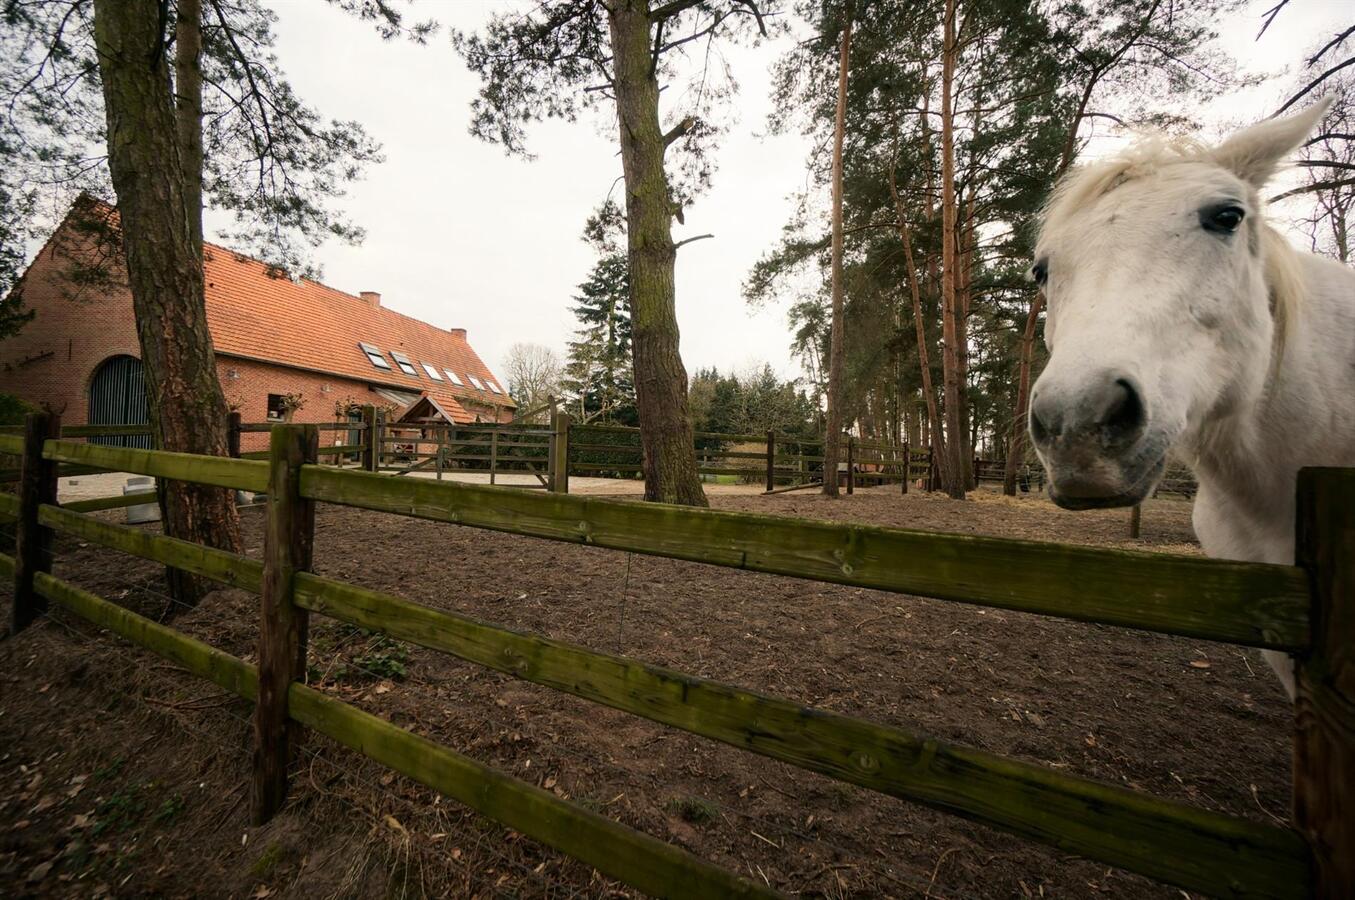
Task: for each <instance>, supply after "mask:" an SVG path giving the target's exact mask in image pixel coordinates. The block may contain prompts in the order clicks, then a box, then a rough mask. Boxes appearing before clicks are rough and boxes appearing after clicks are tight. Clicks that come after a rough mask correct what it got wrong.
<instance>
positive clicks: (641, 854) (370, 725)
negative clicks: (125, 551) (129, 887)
mask: <svg viewBox="0 0 1355 900" xmlns="http://www.w3.org/2000/svg"><path fill="white" fill-rule="evenodd" d="M35 584H36V587H37V589H38V591H39V592H40V593H41V594H42V595H43V596H44V597H46V598H47V599H49V600H51V601H52V602H54V603H57V604H59V605H61V606H63V607H65V608H66V609H68V610H70V611H71V612H73V613H75V614H76V615H78V616H80V617H81V618H84V619H87V620H89V621H91V622H93V623H95V624H97V625H100V626H102V627H104V628H107V629H108V630H109V631H112V632H114V633H115V634H118V635H120V636H122V637H124V638H126V639H127V640H129V641H131V642H132V643H134V644H138V645H139V646H141V647H144V648H145V649H147V650H150V651H151V652H153V653H155V654H157V655H159V656H161V657H163V658H165V659H168V660H170V661H171V662H174V663H176V664H177V665H179V666H182V667H183V668H184V669H187V670H188V671H189V672H191V673H192V674H194V675H197V676H199V677H201V678H205V679H207V680H208V681H211V682H213V683H214V684H216V685H218V686H219V687H222V688H224V689H225V690H227V691H230V692H231V693H233V694H235V695H237V696H239V697H242V698H244V699H246V700H256V699H257V697H258V691H259V688H258V673H257V671H256V670H255V668H254V667H253V666H250V665H248V664H246V663H245V662H243V661H242V660H240V659H238V658H236V657H234V656H232V655H230V654H229V653H226V652H224V651H221V650H217V649H216V648H214V647H211V646H208V645H207V644H204V643H202V642H201V641H197V640H194V639H193V638H190V637H188V636H187V635H184V634H182V633H181V632H178V631H176V630H174V629H172V628H169V627H167V626H165V625H160V624H158V623H156V622H152V621H151V620H150V619H147V618H145V617H143V616H139V615H137V614H136V613H133V612H131V611H130V610H127V609H124V608H123V607H121V606H118V605H116V604H114V603H110V602H108V601H107V600H104V599H103V598H101V597H98V596H96V595H94V594H91V593H89V592H88V591H84V590H81V589H80V588H77V587H75V586H73V585H70V584H67V583H66V582H64V581H61V580H59V579H57V578H54V577H52V576H51V575H47V574H45V573H39V574H38V575H37V577H36V579H35ZM288 706H289V714H290V716H291V717H292V718H293V719H295V720H296V721H297V722H300V723H301V724H303V725H305V726H307V727H309V728H313V729H314V730H316V731H318V732H319V733H321V734H323V735H325V736H327V737H329V738H332V739H333V740H335V741H337V742H338V743H340V744H343V745H344V746H346V747H349V748H350V749H353V750H356V751H358V752H359V753H361V754H363V755H364V756H368V757H370V758H372V759H374V760H376V761H377V762H379V763H382V764H383V765H386V766H388V767H389V768H392V769H394V770H395V771H397V772H399V773H400V774H402V775H406V776H408V777H410V778H412V779H414V780H415V781H417V782H419V783H420V784H423V785H425V786H427V787H430V788H432V789H434V790H436V791H439V792H441V793H443V794H445V795H447V796H449V797H451V798H453V799H454V800H457V801H458V802H460V803H463V804H465V805H466V806H468V807H470V808H471V809H473V810H475V811H477V812H480V813H483V814H484V815H486V816H488V817H489V818H491V819H494V820H495V821H498V822H501V823H503V824H504V825H507V826H508V827H510V828H513V829H516V830H517V831H520V832H521V833H523V834H525V835H527V836H528V837H531V838H534V839H536V840H539V841H541V842H542V843H544V844H546V845H548V846H551V847H554V848H556V849H557V850H560V851H562V852H564V853H567V854H568V855H570V856H572V857H574V858H575V859H579V860H581V861H583V862H585V863H587V864H588V865H590V866H592V867H593V868H595V869H597V870H598V871H599V872H602V873H603V874H604V875H608V876H611V877H613V878H616V879H619V880H621V881H624V882H625V883H627V884H629V885H631V886H633V887H636V888H639V889H640V890H643V891H645V892H647V893H649V894H653V895H655V896H674V897H738V898H741V897H750V898H752V897H758V898H775V897H780V896H782V895H781V894H779V893H778V892H776V891H773V890H771V889H770V888H767V887H763V886H762V885H758V884H754V883H753V882H751V881H748V880H746V879H743V878H740V877H739V876H737V875H735V874H733V873H732V872H729V871H726V870H724V869H721V868H719V867H718V866H715V865H713V864H711V863H708V862H706V861H705V860H702V859H700V858H699V857H696V856H694V855H693V854H691V853H689V852H687V851H686V850H683V849H682V848H680V847H676V846H674V845H672V844H669V843H666V842H664V841H661V840H659V839H657V838H655V837H652V836H650V835H647V834H644V833H643V832H639V831H635V830H633V829H630V828H627V827H626V826H624V825H621V824H620V823H618V822H615V821H613V820H612V819H609V818H607V817H605V816H601V815H599V814H597V813H595V812H592V811H590V810H587V809H585V808H583V807H581V806H579V805H578V804H576V803H572V802H570V801H568V800H563V799H561V798H559V797H557V796H555V795H554V794H552V793H550V792H549V791H546V790H543V789H541V788H538V787H536V786H535V785H531V784H528V783H526V782H524V781H520V780H518V779H516V778H513V777H511V776H509V775H505V774H504V773H502V772H499V771H498V770H496V769H493V768H491V767H489V766H486V765H484V764H483V763H480V762H478V761H476V760H474V759H471V758H470V757H468V756H465V755H464V754H461V753H457V752H455V751H453V750H450V749H448V748H447V747H444V746H442V745H440V744H437V743H434V742H433V741H430V740H428V739H427V738H423V737H420V736H418V735H416V734H414V733H413V732H410V731H408V730H406V729H403V728H400V727H398V726H396V725H392V724H391V723H390V722H387V721H386V720H384V719H381V718H379V717H378V716H374V715H371V714H370V713H366V712H363V711H362V710H359V709H357V708H356V707H353V706H350V705H349V704H347V703H343V702H342V701H339V700H336V699H334V698H333V697H329V696H327V695H326V694H323V693H321V692H320V691H317V690H314V689H313V688H309V687H306V686H305V685H303V684H296V683H294V684H292V686H291V688H290V690H289V697H288Z"/></svg>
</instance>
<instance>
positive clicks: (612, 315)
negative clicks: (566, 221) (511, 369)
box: [565, 250, 639, 425]
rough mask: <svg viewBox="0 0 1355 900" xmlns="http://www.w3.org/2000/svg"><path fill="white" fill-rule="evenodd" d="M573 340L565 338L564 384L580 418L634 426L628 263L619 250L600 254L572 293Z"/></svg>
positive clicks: (635, 419) (635, 420) (634, 409)
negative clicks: (576, 322) (575, 323)
mask: <svg viewBox="0 0 1355 900" xmlns="http://www.w3.org/2000/svg"><path fill="white" fill-rule="evenodd" d="M574 316H575V318H577V319H578V320H579V329H578V331H576V332H575V334H576V336H577V338H578V339H577V340H574V341H570V342H569V345H568V346H569V361H568V363H567V364H566V366H565V374H566V376H567V381H566V384H565V386H566V388H568V389H569V390H570V391H571V392H572V393H573V394H574V395H575V397H577V398H578V403H579V413H580V415H581V417H582V418H583V419H584V420H594V419H600V420H602V421H607V422H616V423H620V424H622V425H635V424H637V423H638V422H639V415H638V413H637V411H636V408H635V380H634V377H633V376H632V374H631V321H630V267H629V264H628V262H627V259H626V254H625V253H624V252H620V251H615V250H613V251H612V252H608V253H605V254H604V255H603V256H602V258H601V259H599V260H598V261H597V264H596V265H594V266H593V271H592V272H590V273H589V275H588V280H587V281H585V282H584V283H583V284H581V285H579V293H578V294H576V295H575V297H574Z"/></svg>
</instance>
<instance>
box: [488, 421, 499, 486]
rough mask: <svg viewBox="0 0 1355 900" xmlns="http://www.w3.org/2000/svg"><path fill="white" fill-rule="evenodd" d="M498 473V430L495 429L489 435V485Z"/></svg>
mask: <svg viewBox="0 0 1355 900" xmlns="http://www.w3.org/2000/svg"><path fill="white" fill-rule="evenodd" d="M498 471H499V429H498V428H495V429H494V430H493V431H491V432H490V433H489V483H490V484H493V483H494V476H495V475H497V474H498Z"/></svg>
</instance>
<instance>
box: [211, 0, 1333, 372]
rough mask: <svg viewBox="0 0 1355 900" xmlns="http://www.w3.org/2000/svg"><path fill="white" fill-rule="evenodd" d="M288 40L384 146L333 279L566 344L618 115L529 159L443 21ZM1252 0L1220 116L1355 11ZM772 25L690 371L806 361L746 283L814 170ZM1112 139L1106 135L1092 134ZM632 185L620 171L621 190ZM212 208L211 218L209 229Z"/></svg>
mask: <svg viewBox="0 0 1355 900" xmlns="http://www.w3.org/2000/svg"><path fill="white" fill-rule="evenodd" d="M270 5H271V6H272V7H273V8H274V9H276V10H277V12H278V15H279V22H278V26H277V32H278V57H279V59H280V60H281V62H282V65H283V68H284V69H285V71H286V73H287V75H288V77H289V78H290V79H291V81H292V84H293V86H294V87H295V88H296V89H297V91H298V93H299V94H300V96H302V97H303V98H305V100H306V101H307V102H308V103H310V104H312V105H314V106H316V107H317V108H319V109H320V110H321V111H322V113H323V114H324V115H326V116H327V117H330V118H335V119H344V120H348V119H352V120H356V121H358V122H361V123H362V124H363V125H364V126H365V127H366V128H367V130H368V131H369V132H370V133H371V134H372V135H373V136H374V137H375V138H377V139H378V140H379V141H380V142H381V143H382V144H383V146H384V149H385V156H386V161H385V163H384V164H382V165H379V166H375V167H373V168H372V169H371V170H369V171H368V173H367V175H366V178H365V179H364V180H363V181H362V182H360V183H358V184H356V185H353V186H352V189H351V191H350V193H349V196H348V197H347V198H346V199H345V200H344V201H343V207H344V208H345V209H346V210H347V212H348V213H349V214H350V215H351V217H352V219H353V220H354V221H355V222H357V223H358V224H359V225H361V226H363V227H364V228H366V230H367V239H366V241H365V242H364V243H363V244H362V245H361V246H359V247H350V246H347V245H343V244H339V243H337V242H331V243H329V244H327V245H325V246H324V247H322V248H321V249H320V250H319V251H317V253H316V262H318V263H319V264H320V265H321V266H322V267H323V270H324V276H323V280H324V281H325V283H327V284H330V285H332V286H334V287H336V288H338V289H340V290H344V291H347V292H349V293H354V294H356V293H358V292H359V291H379V292H380V293H381V295H382V302H383V304H385V305H386V306H389V307H391V308H392V309H397V310H399V311H401V312H404V313H408V314H409V315H412V316H416V317H418V318H421V319H425V320H427V321H429V322H432V323H433V324H435V325H440V326H443V327H448V328H453V327H455V328H466V329H467V330H468V332H469V338H470V341H471V344H472V345H473V346H474V347H475V348H476V350H477V351H478V352H479V353H480V355H481V356H482V357H484V359H485V361H486V362H487V363H489V365H490V366H491V367H492V368H494V369H496V370H501V369H502V365H501V363H502V360H503V357H504V354H505V353H506V351H507V350H508V348H509V347H510V346H511V345H512V344H513V343H515V342H518V341H530V342H535V343H541V344H545V345H547V346H550V347H553V348H556V349H557V350H561V351H563V349H564V344H565V341H566V340H568V339H570V337H571V336H572V333H573V330H574V328H575V324H576V323H575V321H574V318H573V316H572V314H571V313H570V311H569V306H570V298H571V297H572V296H573V293H574V289H575V286H576V285H577V284H579V283H580V282H581V281H583V280H584V278H585V277H586V276H587V274H588V271H589V269H590V268H591V266H592V264H593V262H594V260H595V256H594V253H593V251H592V250H591V248H589V247H588V246H587V245H586V244H584V243H583V242H582V241H581V240H580V239H579V234H580V232H581V229H582V226H583V223H584V220H585V218H586V217H587V216H588V214H589V213H590V212H591V211H592V210H593V209H595V208H596V207H597V205H598V204H599V202H600V201H601V200H602V199H603V198H604V197H605V196H607V193H608V191H609V190H610V189H611V188H612V186H613V183H614V182H615V181H616V179H617V177H618V176H619V175H620V174H621V165H620V159H619V157H618V156H617V155H616V154H617V150H616V143H615V134H614V126H613V124H612V121H611V120H610V119H608V118H606V117H603V116H598V117H596V118H595V119H593V120H589V121H584V122H581V123H579V124H576V125H570V124H566V123H560V122H551V123H545V124H541V125H537V126H533V127H532V128H531V132H530V140H529V149H530V150H532V151H533V152H535V153H536V154H537V158H536V159H534V160H524V159H520V158H514V157H509V156H507V155H506V154H505V153H504V152H503V150H502V148H500V147H498V146H494V145H489V144H485V143H482V142H480V141H478V140H476V139H475V138H473V137H471V136H470V135H469V134H468V133H467V130H466V126H467V122H468V119H469V113H468V109H469V104H470V101H471V99H472V98H473V97H474V95H475V92H476V90H477V89H478V87H479V81H478V79H477V78H476V77H475V76H473V75H472V74H471V73H470V72H468V71H467V70H466V68H465V66H464V65H463V64H462V62H461V59H460V57H458V56H457V54H456V53H455V52H454V51H453V50H452V48H451V45H450V41H449V40H448V37H447V33H446V29H445V28H444V30H443V31H442V32H441V33H439V34H438V35H437V36H435V37H434V38H433V39H432V40H431V41H430V42H429V44H428V45H427V46H424V47H418V46H413V45H410V44H408V43H403V42H398V41H395V42H383V41H381V40H380V38H379V37H378V36H377V35H376V34H375V32H374V31H373V30H372V28H371V27H370V26H369V25H365V24H363V23H361V22H359V21H357V20H355V19H353V18H351V17H349V16H346V15H344V14H342V13H341V12H339V11H338V10H336V9H334V8H333V7H331V6H328V5H327V4H323V3H317V2H314V0H274V2H272V3H270ZM1271 5H1273V0H1259V2H1255V3H1252V4H1251V5H1250V6H1249V7H1248V8H1247V9H1246V11H1245V12H1244V13H1243V14H1241V15H1238V16H1236V17H1233V18H1232V19H1230V21H1228V22H1224V23H1220V26H1219V27H1220V30H1221V31H1222V32H1223V37H1222V41H1223V48H1224V49H1225V50H1227V51H1229V52H1230V53H1232V54H1233V55H1235V56H1236V57H1237V58H1238V59H1239V60H1240V61H1241V63H1242V64H1243V65H1244V66H1245V67H1246V68H1247V69H1249V70H1252V71H1259V72H1266V73H1270V74H1275V75H1277V76H1279V77H1278V78H1277V80H1275V81H1273V82H1270V83H1267V84H1264V85H1262V86H1260V87H1258V88H1255V89H1251V90H1249V91H1247V92H1246V93H1245V94H1242V95H1239V96H1235V97H1230V98H1226V99H1225V100H1224V101H1222V102H1220V103H1218V104H1217V105H1216V107H1215V108H1213V109H1211V110H1208V111H1206V113H1205V115H1204V118H1205V119H1206V121H1209V122H1210V123H1213V127H1214V128H1215V129H1218V128H1221V127H1222V123H1224V122H1227V121H1234V122H1239V121H1249V120H1251V119H1253V118H1259V117H1261V116H1262V115H1264V114H1268V113H1269V112H1270V111H1272V110H1273V109H1275V107H1276V106H1277V105H1278V103H1279V101H1280V100H1281V99H1282V98H1283V97H1284V96H1285V88H1286V87H1288V85H1289V84H1290V82H1291V80H1292V78H1293V76H1292V73H1291V74H1289V75H1285V74H1284V73H1285V71H1286V67H1287V66H1293V65H1295V64H1296V61H1297V58H1298V57H1299V55H1300V53H1301V51H1302V50H1303V49H1304V48H1307V47H1308V46H1309V45H1311V44H1312V43H1314V41H1316V40H1317V39H1318V37H1319V36H1320V35H1323V34H1324V33H1330V32H1332V31H1333V30H1335V25H1336V24H1337V23H1342V22H1348V20H1349V19H1350V9H1351V3H1350V0H1298V2H1296V3H1293V4H1292V5H1291V6H1290V7H1287V8H1286V9H1285V10H1284V12H1283V13H1281V15H1280V17H1279V18H1278V19H1277V20H1276V22H1275V24H1274V25H1273V26H1272V27H1271V30H1270V31H1269V32H1268V33H1267V34H1266V36H1265V38H1263V39H1262V41H1261V42H1260V43H1256V42H1255V41H1254V40H1253V38H1254V37H1255V34H1256V31H1257V28H1258V27H1259V22H1260V16H1261V13H1262V12H1263V11H1264V10H1265V9H1266V8H1268V7H1269V6H1271ZM505 8H521V7H520V4H518V5H513V4H506V3H503V2H489V0H444V2H427V0H425V2H422V3H419V4H418V5H417V6H416V8H415V18H428V17H432V18H437V19H439V20H441V21H442V22H444V23H446V24H449V25H455V26H458V27H461V28H463V29H470V28H475V27H476V26H477V25H479V24H480V23H482V22H484V21H485V20H486V19H487V18H488V16H489V15H490V14H491V13H492V12H493V11H494V10H496V9H505ZM784 49H785V47H784V45H778V44H776V43H771V44H765V45H763V46H762V47H758V48H750V47H740V48H735V49H733V50H731V51H730V52H729V53H728V59H729V61H730V63H731V66H732V68H733V73H734V76H735V78H737V79H738V81H739V83H740V87H741V93H740V98H739V101H738V104H737V106H738V109H739V120H738V121H736V122H734V123H733V124H732V126H731V128H730V131H729V133H728V134H727V135H726V136H725V137H724V138H723V139H722V141H721V143H720V147H719V151H718V153H717V155H716V159H717V161H718V169H717V171H716V173H715V181H714V187H713V189H712V190H710V191H709V192H708V193H706V194H705V195H703V196H701V197H699V198H698V199H697V200H696V202H695V203H694V204H693V205H692V206H691V207H690V208H688V209H687V210H686V220H687V221H686V224H685V225H676V224H675V226H674V236H675V238H677V239H681V238H682V237H684V236H690V235H696V234H703V233H706V232H712V233H714V234H715V239H714V240H704V241H699V242H697V243H694V244H692V245H690V246H688V247H684V248H683V249H681V250H680V251H679V254H678V269H677V282H678V289H677V307H678V321H679V324H680V327H681V329H682V355H683V359H684V361H685V362H686V364H687V368H688V370H689V371H694V370H695V369H697V368H701V367H706V366H717V367H719V368H720V369H722V370H729V369H735V370H737V369H742V368H744V367H746V366H748V365H750V364H753V363H757V362H761V361H764V360H765V361H767V362H770V363H771V364H772V366H773V367H774V368H775V369H776V370H777V371H778V372H779V373H780V374H782V375H783V376H787V377H791V376H797V375H799V374H800V372H799V368H798V366H797V365H796V364H795V363H794V361H793V360H792V359H791V356H790V352H789V343H790V334H789V330H788V327H787V325H786V315H785V309H784V308H776V307H773V308H768V309H764V310H760V311H758V312H756V313H753V312H750V311H749V309H748V307H747V304H746V303H745V302H744V300H743V298H742V296H741V291H740V285H741V283H742V281H743V279H744V277H745V275H746V274H747V272H748V269H749V267H750V266H751V265H752V264H753V263H754V262H755V261H756V260H757V259H758V257H759V256H760V255H761V254H762V253H763V252H764V251H765V250H767V249H768V248H769V247H771V246H772V245H773V244H774V243H775V241H776V240H777V237H778V235H779V233H780V229H781V227H782V225H784V224H785V222H786V221H787V219H788V217H789V215H790V213H791V207H792V198H793V195H794V194H795V192H796V191H797V190H800V189H802V188H803V186H804V184H805V180H806V166H805V159H806V154H807V151H808V145H807V144H806V142H804V141H803V140H802V139H800V138H799V137H796V136H788V137H768V136H766V118H767V113H768V111H769V108H770V101H769V96H768V95H769V76H768V70H769V68H770V66H771V65H772V63H773V62H774V60H775V59H776V58H777V56H778V55H779V54H780V53H781V52H782V51H783V50H784ZM1115 143H1116V140H1115V139H1114V138H1110V139H1107V140H1105V141H1098V142H1097V144H1096V148H1097V150H1098V151H1101V150H1103V149H1108V148H1110V147H1112V146H1113V145H1114V144H1115ZM614 196H615V197H616V199H617V200H618V201H620V200H621V199H622V195H621V193H620V190H619V188H618V190H617V193H616V194H615V195H614ZM211 225H212V220H211V219H210V218H209V220H208V231H209V233H210V232H211V230H212V228H211Z"/></svg>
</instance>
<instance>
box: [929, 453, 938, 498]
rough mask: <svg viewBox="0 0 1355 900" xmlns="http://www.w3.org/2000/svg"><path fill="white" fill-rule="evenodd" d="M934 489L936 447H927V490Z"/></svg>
mask: <svg viewBox="0 0 1355 900" xmlns="http://www.w3.org/2000/svg"><path fill="white" fill-rule="evenodd" d="M934 490H936V447H934V446H932V447H928V448H927V491H928V493H930V492H932V491H934Z"/></svg>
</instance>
